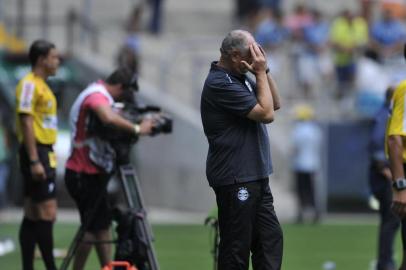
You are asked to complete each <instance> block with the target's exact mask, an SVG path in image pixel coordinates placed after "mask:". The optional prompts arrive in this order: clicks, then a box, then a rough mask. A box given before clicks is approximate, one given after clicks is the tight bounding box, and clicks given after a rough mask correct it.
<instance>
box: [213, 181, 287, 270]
mask: <svg viewBox="0 0 406 270" xmlns="http://www.w3.org/2000/svg"><path fill="white" fill-rule="evenodd" d="M214 190H215V193H216V200H217V206H218V218H219V228H220V247H219V258H218V270H234V269H235V270H237V269H238V270H248V267H249V256H250V252H251V253H252V265H253V269H254V270H277V269H281V264H282V254H283V235H282V229H281V227H280V225H279V221H278V218H277V217H276V214H275V211H274V207H273V197H272V193H271V190H270V188H269V184H268V179H267V178H266V179H261V180H259V181H254V182H248V183H240V184H233V185H228V186H221V187H216V188H214Z"/></svg>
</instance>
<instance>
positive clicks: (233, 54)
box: [230, 50, 241, 63]
mask: <svg viewBox="0 0 406 270" xmlns="http://www.w3.org/2000/svg"><path fill="white" fill-rule="evenodd" d="M230 59H231V62H233V63H239V62H240V61H241V58H240V54H239V52H238V51H237V50H233V51H232V52H231V53H230Z"/></svg>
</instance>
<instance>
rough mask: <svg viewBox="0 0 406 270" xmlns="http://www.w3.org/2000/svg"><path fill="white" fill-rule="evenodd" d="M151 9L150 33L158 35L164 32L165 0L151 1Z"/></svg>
mask: <svg viewBox="0 0 406 270" xmlns="http://www.w3.org/2000/svg"><path fill="white" fill-rule="evenodd" d="M148 2H149V4H150V6H151V7H150V8H151V19H150V22H149V31H150V32H151V34H154V35H158V34H160V33H161V31H162V5H163V3H162V2H163V0H149V1H148Z"/></svg>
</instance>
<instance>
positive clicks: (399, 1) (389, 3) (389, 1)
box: [379, 0, 406, 19]
mask: <svg viewBox="0 0 406 270" xmlns="http://www.w3.org/2000/svg"><path fill="white" fill-rule="evenodd" d="M379 2H380V3H381V8H382V9H383V10H389V11H391V12H392V14H393V15H394V16H395V17H396V18H398V19H404V18H405V16H406V2H405V0H381V1H379Z"/></svg>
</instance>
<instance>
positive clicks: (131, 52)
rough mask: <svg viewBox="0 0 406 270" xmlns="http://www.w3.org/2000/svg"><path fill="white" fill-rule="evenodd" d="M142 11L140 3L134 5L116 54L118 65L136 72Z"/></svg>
mask: <svg viewBox="0 0 406 270" xmlns="http://www.w3.org/2000/svg"><path fill="white" fill-rule="evenodd" d="M142 12H143V6H142V4H138V5H136V6H134V8H133V10H132V12H131V14H130V17H129V18H128V21H127V22H126V26H125V28H126V31H127V36H126V38H125V40H124V44H123V45H122V47H121V48H120V50H119V52H118V55H117V64H118V66H120V67H126V68H128V69H130V70H131V71H132V72H133V73H136V74H139V72H140V52H141V40H140V36H139V33H140V31H141V15H142Z"/></svg>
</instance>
